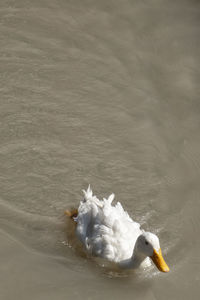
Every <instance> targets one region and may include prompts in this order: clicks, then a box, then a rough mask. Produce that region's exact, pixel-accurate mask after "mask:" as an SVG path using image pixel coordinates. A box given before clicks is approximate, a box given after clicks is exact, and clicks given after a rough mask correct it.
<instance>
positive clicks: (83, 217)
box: [74, 186, 169, 272]
mask: <svg viewBox="0 0 200 300" xmlns="http://www.w3.org/2000/svg"><path fill="white" fill-rule="evenodd" d="M83 193H84V199H83V200H82V201H81V202H80V205H79V208H78V214H77V216H76V217H75V218H74V220H75V222H77V227H76V234H77V236H78V238H79V239H80V241H81V242H82V243H83V244H84V246H85V248H86V250H87V251H88V252H89V253H91V254H92V255H95V256H99V257H102V258H105V259H107V260H109V261H112V262H115V263H117V264H119V266H121V267H126V268H137V267H139V266H143V267H146V266H149V265H150V260H149V257H151V258H152V260H153V261H154V263H155V264H156V265H157V267H158V268H159V269H160V270H161V271H164V272H167V271H169V268H168V267H167V265H166V263H165V262H164V259H163V258H162V255H161V258H160V256H159V255H160V254H161V250H160V244H159V240H158V238H157V236H156V235H154V234H152V233H149V232H144V231H143V230H142V229H141V228H140V225H139V224H138V223H136V222H134V221H133V220H132V219H131V218H130V216H129V215H128V213H127V212H126V211H124V209H123V207H122V205H121V204H120V203H119V202H117V203H116V204H115V205H112V201H113V200H114V197H115V196H114V194H111V195H110V196H109V197H108V199H105V198H104V199H103V200H99V199H98V198H97V197H96V196H94V195H93V193H92V190H91V188H90V186H89V187H88V189H87V191H85V190H83ZM159 251H160V254H159ZM154 252H155V253H156V255H158V256H159V259H160V261H159V262H158V260H159V259H158V257H157V261H156V258H155V257H154V256H155V255H154V254H155V253H154ZM148 256H149V257H148ZM153 258H154V259H153ZM161 265H162V266H161Z"/></svg>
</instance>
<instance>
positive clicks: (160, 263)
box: [150, 249, 169, 272]
mask: <svg viewBox="0 0 200 300" xmlns="http://www.w3.org/2000/svg"><path fill="white" fill-rule="evenodd" d="M150 258H151V259H152V260H153V262H154V264H155V265H156V267H157V268H158V270H160V271H161V272H169V267H168V265H167V264H166V262H165V261H164V258H163V256H162V252H161V249H160V250H159V251H158V252H157V251H156V250H155V249H153V255H152V256H150Z"/></svg>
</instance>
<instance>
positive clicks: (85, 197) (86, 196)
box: [83, 184, 93, 201]
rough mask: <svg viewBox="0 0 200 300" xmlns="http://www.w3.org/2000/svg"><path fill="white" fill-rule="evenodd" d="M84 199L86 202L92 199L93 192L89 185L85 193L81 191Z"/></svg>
mask: <svg viewBox="0 0 200 300" xmlns="http://www.w3.org/2000/svg"><path fill="white" fill-rule="evenodd" d="M83 194H84V199H85V201H87V200H88V199H91V198H92V197H93V192H92V190H91V187H90V184H89V186H88V188H87V191H85V190H83Z"/></svg>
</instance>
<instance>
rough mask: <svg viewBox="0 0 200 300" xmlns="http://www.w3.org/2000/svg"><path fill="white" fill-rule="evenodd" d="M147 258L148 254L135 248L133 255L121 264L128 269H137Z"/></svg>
mask: <svg viewBox="0 0 200 300" xmlns="http://www.w3.org/2000/svg"><path fill="white" fill-rule="evenodd" d="M145 259H146V256H145V255H144V254H143V253H141V252H140V251H138V250H137V248H135V249H134V250H133V254H132V256H131V257H130V258H129V259H127V260H124V261H122V262H121V263H120V266H121V267H123V268H126V269H137V268H139V266H140V265H141V263H142V262H143V261H144V260H145Z"/></svg>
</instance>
